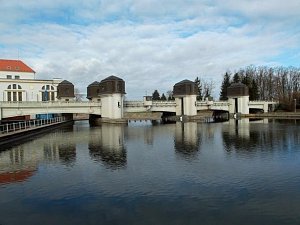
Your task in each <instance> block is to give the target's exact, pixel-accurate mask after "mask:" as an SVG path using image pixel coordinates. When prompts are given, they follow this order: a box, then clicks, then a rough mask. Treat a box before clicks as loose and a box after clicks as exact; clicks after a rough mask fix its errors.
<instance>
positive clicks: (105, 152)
mask: <svg viewBox="0 0 300 225" xmlns="http://www.w3.org/2000/svg"><path fill="white" fill-rule="evenodd" d="M92 131H94V132H92V133H91V134H90V139H89V150H90V155H91V157H92V158H93V159H95V160H97V161H101V162H104V163H105V164H106V165H107V166H109V167H111V168H113V169H115V168H120V167H124V166H125V165H126V163H127V155H126V149H125V147H124V125H122V124H105V123H104V124H102V125H101V126H100V127H97V128H95V129H94V130H92Z"/></svg>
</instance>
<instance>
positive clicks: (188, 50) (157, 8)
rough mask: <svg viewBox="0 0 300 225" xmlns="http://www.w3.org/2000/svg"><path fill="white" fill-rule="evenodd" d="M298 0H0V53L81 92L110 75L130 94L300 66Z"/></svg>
mask: <svg viewBox="0 0 300 225" xmlns="http://www.w3.org/2000/svg"><path fill="white" fill-rule="evenodd" d="M299 10H300V1H299V0H285V1H282V0H264V1H261V0H226V1H224V0H121V1H120V0H64V1H62V0H42V1H40V0H26V1H25V0H23V1H22V0H9V1H7V0H0V31H1V32H0V58H2V59H20V60H22V61H23V62H24V63H26V64H27V65H29V66H30V67H31V68H32V69H34V70H35V71H36V72H37V73H36V78H37V79H52V78H62V79H64V80H68V81H70V82H72V83H73V84H74V86H75V88H76V89H78V90H79V92H81V93H86V87H87V86H88V85H89V84H91V83H93V82H94V81H99V82H100V81H101V80H102V79H105V78H106V77H108V76H110V75H115V76H117V77H120V78H122V79H123V80H124V81H125V83H126V93H127V94H126V99H128V100H141V99H142V98H143V96H144V95H152V93H153V91H154V90H155V89H157V90H158V91H159V93H160V94H162V93H166V92H167V91H170V90H172V89H173V86H174V84H176V83H178V82H180V81H182V80H185V79H188V80H192V81H193V80H195V78H196V77H200V78H201V79H203V80H205V81H207V82H213V83H214V84H215V85H214V86H215V88H214V92H213V93H214V97H215V98H218V97H219V92H220V86H221V83H222V80H223V75H224V73H225V72H226V71H228V70H230V71H232V72H234V71H237V70H238V69H239V68H244V67H246V66H249V65H254V66H285V67H288V66H294V67H299V66H300V65H299V64H300V13H299Z"/></svg>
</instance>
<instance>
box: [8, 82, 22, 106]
mask: <svg viewBox="0 0 300 225" xmlns="http://www.w3.org/2000/svg"><path fill="white" fill-rule="evenodd" d="M7 89H8V91H7V101H9V102H10V101H19V102H21V101H23V93H22V87H21V85H19V84H10V85H8V86H7Z"/></svg>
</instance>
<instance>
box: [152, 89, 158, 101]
mask: <svg viewBox="0 0 300 225" xmlns="http://www.w3.org/2000/svg"><path fill="white" fill-rule="evenodd" d="M152 100H160V95H159V92H158V91H157V90H155V91H154V92H153V93H152Z"/></svg>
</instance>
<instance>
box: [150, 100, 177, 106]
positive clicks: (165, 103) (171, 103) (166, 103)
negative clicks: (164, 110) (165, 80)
mask: <svg viewBox="0 0 300 225" xmlns="http://www.w3.org/2000/svg"><path fill="white" fill-rule="evenodd" d="M152 106H156V107H173V106H176V102H175V101H152Z"/></svg>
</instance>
